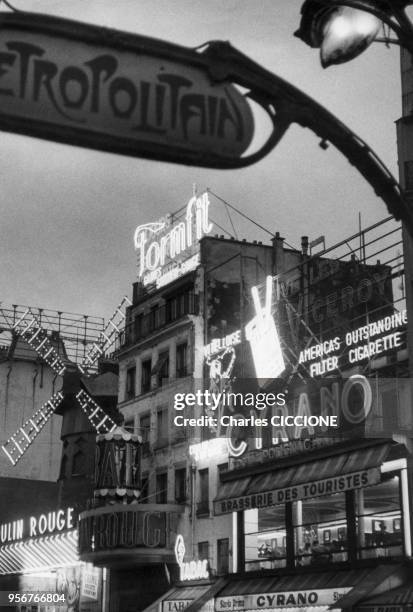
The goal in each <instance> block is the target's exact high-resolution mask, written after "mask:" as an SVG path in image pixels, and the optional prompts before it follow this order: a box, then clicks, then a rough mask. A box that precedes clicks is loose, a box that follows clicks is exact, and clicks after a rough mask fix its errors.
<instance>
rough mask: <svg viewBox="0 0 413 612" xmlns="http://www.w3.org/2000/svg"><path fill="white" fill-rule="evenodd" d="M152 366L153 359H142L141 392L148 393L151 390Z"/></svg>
mask: <svg viewBox="0 0 413 612" xmlns="http://www.w3.org/2000/svg"><path fill="white" fill-rule="evenodd" d="M151 368H152V361H151V360H150V359H145V361H142V376H141V393H147V392H148V391H150V390H151Z"/></svg>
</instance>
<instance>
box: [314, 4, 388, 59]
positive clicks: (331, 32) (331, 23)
mask: <svg viewBox="0 0 413 612" xmlns="http://www.w3.org/2000/svg"><path fill="white" fill-rule="evenodd" d="M380 27H381V21H380V20H379V19H378V18H377V17H375V16H374V15H371V14H370V13H366V12H365V11H360V10H358V9H353V8H349V7H347V6H340V7H337V8H333V9H331V10H329V11H327V12H326V14H325V16H324V19H323V24H322V26H321V30H322V36H321V45H320V60H321V65H322V66H323V68H327V67H328V66H331V65H332V64H342V63H344V62H348V61H350V60H352V59H353V58H355V57H357V56H358V55H360V54H361V53H363V51H364V50H365V49H366V48H367V47H368V46H369V45H370V44H371V43H372V42H373V40H374V39H375V38H376V36H377V34H378V32H379V30H380Z"/></svg>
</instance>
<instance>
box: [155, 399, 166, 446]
mask: <svg viewBox="0 0 413 612" xmlns="http://www.w3.org/2000/svg"><path fill="white" fill-rule="evenodd" d="M156 427H157V437H156V447H157V448H161V447H163V446H166V445H167V444H168V410H167V409H166V408H161V409H160V410H158V411H157V413H156Z"/></svg>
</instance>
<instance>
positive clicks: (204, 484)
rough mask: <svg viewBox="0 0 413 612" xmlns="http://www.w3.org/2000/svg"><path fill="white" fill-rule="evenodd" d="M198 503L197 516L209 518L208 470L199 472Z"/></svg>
mask: <svg viewBox="0 0 413 612" xmlns="http://www.w3.org/2000/svg"><path fill="white" fill-rule="evenodd" d="M198 474H199V502H198V507H197V516H202V515H208V516H209V470H208V469H205V470H199V472H198Z"/></svg>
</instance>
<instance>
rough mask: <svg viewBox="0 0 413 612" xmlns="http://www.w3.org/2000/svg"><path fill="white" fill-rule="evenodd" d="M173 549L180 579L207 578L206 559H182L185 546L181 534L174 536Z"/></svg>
mask: <svg viewBox="0 0 413 612" xmlns="http://www.w3.org/2000/svg"><path fill="white" fill-rule="evenodd" d="M174 551H175V559H176V562H177V563H178V565H179V570H180V573H179V578H180V580H200V579H203V578H205V579H208V578H209V572H208V561H207V559H203V560H202V561H201V560H199V561H184V557H185V551H186V548H185V542H184V538H183V537H182V535H181V534H178V535H177V536H176V540H175V549H174Z"/></svg>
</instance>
